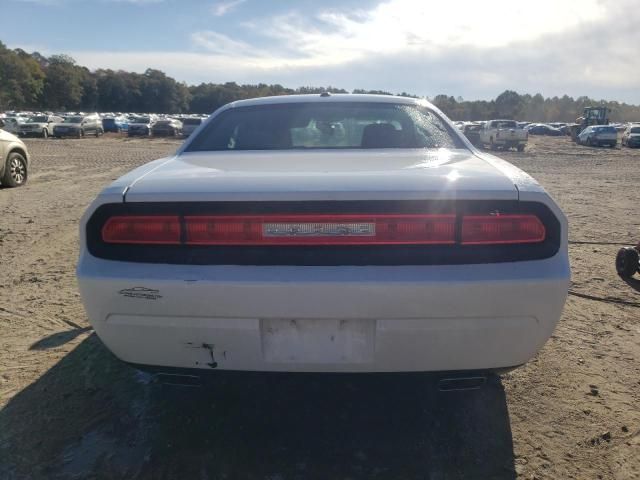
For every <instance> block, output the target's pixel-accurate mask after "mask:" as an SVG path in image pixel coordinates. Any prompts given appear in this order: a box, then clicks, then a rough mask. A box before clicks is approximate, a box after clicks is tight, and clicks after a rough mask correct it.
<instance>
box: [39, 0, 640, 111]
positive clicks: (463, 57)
mask: <svg viewBox="0 0 640 480" xmlns="http://www.w3.org/2000/svg"><path fill="white" fill-rule="evenodd" d="M636 1H637V0H606V1H605V0H582V1H581V2H578V3H575V2H569V1H566V2H565V1H563V2H557V3H558V4H556V3H555V2H553V1H551V0H538V2H536V4H535V5H532V6H530V7H528V6H527V7H525V6H520V4H519V3H517V2H513V0H509V1H508V2H506V1H505V2H504V3H502V0H496V1H492V2H490V3H491V5H489V6H487V2H484V3H482V5H483V6H484V7H483V9H480V8H479V7H475V6H474V5H475V3H474V2H471V1H467V0H460V1H458V2H449V3H447V4H445V5H441V6H435V5H433V4H432V2H429V9H428V10H427V9H426V7H424V6H423V3H424V4H426V3H427V2H411V1H409V0H391V1H387V2H385V3H382V4H379V5H378V6H376V7H374V8H372V9H370V10H369V11H361V10H358V11H350V12H348V13H344V12H340V11H336V10H326V9H325V10H320V11H318V12H316V14H315V16H314V15H311V16H309V15H307V16H303V15H301V14H296V13H293V12H292V13H289V14H287V15H279V16H272V17H266V18H262V19H260V21H259V22H258V21H257V20H255V21H253V22H246V23H244V24H243V28H245V29H247V30H249V31H250V32H251V35H249V36H242V37H241V36H238V37H230V36H228V35H224V34H222V33H219V32H216V31H199V32H195V33H193V34H191V37H190V38H191V42H192V45H193V49H192V50H191V51H188V52H157V51H156V52H153V51H129V52H104V51H103V52H88V51H71V52H67V53H69V54H70V55H71V56H73V57H74V58H75V59H76V60H77V61H78V63H79V64H81V65H86V66H88V67H89V68H92V69H95V68H114V69H125V70H133V71H138V72H142V71H144V70H145V69H146V68H147V67H151V68H158V69H161V70H163V71H165V72H166V73H167V74H168V75H171V76H173V77H175V78H177V79H178V80H181V81H187V82H189V83H199V82H226V81H237V82H239V83H258V82H266V83H281V84H284V85H287V86H293V87H296V86H300V85H329V84H331V85H335V86H339V87H343V88H347V89H353V88H365V89H383V90H388V91H392V92H401V91H406V92H410V93H415V94H418V95H427V96H434V95H436V94H439V93H446V94H450V95H454V96H457V95H462V96H463V97H465V98H469V99H473V98H493V97H495V96H496V95H497V94H499V93H501V92H502V91H503V90H505V89H514V90H516V91H519V92H521V93H532V94H533V93H537V92H540V93H542V94H543V95H548V96H553V95H563V94H565V93H567V94H569V95H572V96H574V97H575V96H580V95H589V96H592V97H596V98H611V99H618V100H624V101H630V102H634V103H640V77H639V76H638V74H637V61H636V59H637V53H636V52H637V45H640V29H638V28H637V25H639V24H640V10H638V9H637V8H636V5H635V2H636ZM478 4H480V2H478ZM507 4H508V5H507ZM481 10H482V12H481ZM487 12H488V13H489V15H488V14H487ZM494 13H495V17H494V16H492V15H493V14H494ZM240 38H242V40H240ZM41 53H43V54H47V52H46V51H44V52H41Z"/></svg>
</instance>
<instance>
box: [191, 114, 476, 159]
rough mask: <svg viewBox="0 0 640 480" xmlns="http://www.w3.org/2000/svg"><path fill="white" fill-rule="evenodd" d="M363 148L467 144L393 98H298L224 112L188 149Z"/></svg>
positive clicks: (442, 125)
mask: <svg viewBox="0 0 640 480" xmlns="http://www.w3.org/2000/svg"><path fill="white" fill-rule="evenodd" d="M327 148H331V149H360V148H465V147H464V144H463V143H462V141H461V140H460V138H459V137H458V136H457V135H456V134H455V133H454V132H453V131H452V130H451V129H450V128H449V127H448V126H447V125H446V124H445V123H444V121H443V120H442V119H441V118H440V117H438V116H437V115H436V114H435V113H434V112H432V111H430V110H429V109H427V108H424V107H420V106H416V105H402V104H389V103H347V102H339V103H338V102H334V103H324V104H321V103H294V104H275V105H258V106H252V107H240V108H233V109H229V110H226V111H224V112H222V113H221V114H220V115H219V116H217V117H216V118H215V119H214V120H213V121H211V122H210V123H209V124H208V125H207V127H206V128H205V130H203V131H201V132H200V134H199V135H198V136H197V137H196V138H195V139H194V140H193V142H191V143H190V144H189V146H188V147H187V148H186V151H188V152H194V151H218V150H292V149H310V150H311V149H327Z"/></svg>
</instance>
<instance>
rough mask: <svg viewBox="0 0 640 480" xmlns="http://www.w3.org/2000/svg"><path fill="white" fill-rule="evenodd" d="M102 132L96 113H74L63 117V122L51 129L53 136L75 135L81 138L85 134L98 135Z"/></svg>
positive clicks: (100, 121) (100, 122)
mask: <svg viewBox="0 0 640 480" xmlns="http://www.w3.org/2000/svg"><path fill="white" fill-rule="evenodd" d="M103 133H104V129H103V127H102V120H101V119H100V117H99V116H98V114H93V115H85V116H82V115H74V116H72V117H67V118H65V120H64V122H62V123H61V124H59V125H56V126H55V128H54V129H53V136H54V137H59V138H61V137H76V138H81V137H84V136H85V135H95V136H96V137H99V136H100V135H102V134H103Z"/></svg>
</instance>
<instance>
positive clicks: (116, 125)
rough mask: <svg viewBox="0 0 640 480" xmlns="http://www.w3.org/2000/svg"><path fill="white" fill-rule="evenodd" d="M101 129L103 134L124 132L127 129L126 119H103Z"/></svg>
mask: <svg viewBox="0 0 640 480" xmlns="http://www.w3.org/2000/svg"><path fill="white" fill-rule="evenodd" d="M102 129H103V130H104V131H105V132H114V133H120V132H126V131H127V130H128V129H129V120H128V119H127V117H105V118H103V119H102Z"/></svg>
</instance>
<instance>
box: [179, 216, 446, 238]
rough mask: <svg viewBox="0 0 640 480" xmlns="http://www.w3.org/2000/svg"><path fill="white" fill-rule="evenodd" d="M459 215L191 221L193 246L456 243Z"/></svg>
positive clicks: (189, 234)
mask: <svg viewBox="0 0 640 480" xmlns="http://www.w3.org/2000/svg"><path fill="white" fill-rule="evenodd" d="M455 218H456V217H455V215H454V214H450V215H371V214H368V215H367V214H362V215H265V216H223V215H219V216H187V217H185V219H184V220H185V226H186V243H187V244H191V245H411V244H415V245H427V244H453V243H455Z"/></svg>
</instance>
